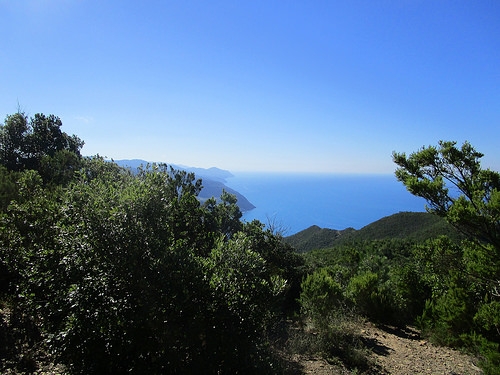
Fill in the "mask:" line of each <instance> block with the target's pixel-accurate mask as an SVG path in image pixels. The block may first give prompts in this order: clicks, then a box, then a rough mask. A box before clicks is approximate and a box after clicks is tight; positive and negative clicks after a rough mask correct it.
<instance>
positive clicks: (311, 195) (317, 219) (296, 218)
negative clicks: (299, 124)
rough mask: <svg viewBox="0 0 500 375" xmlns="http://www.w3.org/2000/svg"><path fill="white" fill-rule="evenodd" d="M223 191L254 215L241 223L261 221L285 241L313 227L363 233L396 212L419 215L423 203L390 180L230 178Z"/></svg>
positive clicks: (247, 214)
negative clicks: (244, 201)
mask: <svg viewBox="0 0 500 375" xmlns="http://www.w3.org/2000/svg"><path fill="white" fill-rule="evenodd" d="M233 175H234V176H233V177H230V178H228V179H227V180H226V185H227V186H228V187H230V188H233V189H235V190H236V191H238V192H239V193H241V194H243V195H244V196H245V197H246V198H247V199H248V200H249V201H250V202H251V203H252V204H253V205H254V206H256V208H255V209H253V210H250V211H247V212H245V213H244V215H243V218H242V219H243V220H244V221H248V222H249V221H252V220H254V219H257V220H260V221H261V222H262V223H264V224H266V225H268V226H269V225H272V226H273V227H274V228H277V229H279V230H281V231H282V233H283V234H284V235H286V236H288V235H292V234H295V233H297V232H300V231H302V230H304V229H307V228H309V227H310V226H312V225H317V226H319V227H321V228H330V229H339V230H340V229H346V228H354V229H361V228H362V227H364V226H366V225H368V224H370V223H372V222H374V221H376V220H378V219H381V218H383V217H385V216H389V215H392V214H395V213H398V212H406V211H412V212H423V211H425V204H426V202H425V200H424V199H422V198H418V197H415V196H413V195H412V194H410V193H409V192H408V191H407V190H406V188H405V187H404V185H403V184H402V183H401V182H399V181H397V179H396V177H395V176H394V175H392V174H383V175H382V174H381V175H374V174H373V175H372V174H370V175H366V174H365V175H361V174H360V175H355V174H297V173H255V172H238V173H235V172H233Z"/></svg>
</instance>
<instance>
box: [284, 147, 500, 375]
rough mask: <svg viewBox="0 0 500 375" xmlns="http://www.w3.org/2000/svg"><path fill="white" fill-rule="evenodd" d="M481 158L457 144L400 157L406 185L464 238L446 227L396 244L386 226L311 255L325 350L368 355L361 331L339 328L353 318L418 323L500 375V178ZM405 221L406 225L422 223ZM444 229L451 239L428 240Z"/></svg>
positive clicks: (312, 293)
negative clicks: (483, 165) (357, 340)
mask: <svg viewBox="0 0 500 375" xmlns="http://www.w3.org/2000/svg"><path fill="white" fill-rule="evenodd" d="M481 157H482V154H480V153H478V152H477V151H475V150H474V148H473V147H472V146H471V145H470V144H468V143H464V145H463V146H462V147H461V148H458V147H456V144H455V143H454V142H440V144H439V146H438V147H429V148H423V149H422V150H420V151H418V152H416V153H413V154H411V155H410V156H408V157H407V156H406V155H405V154H398V153H394V161H395V163H396V164H397V165H398V166H399V168H398V169H397V171H396V176H397V178H398V179H399V180H400V181H402V182H403V183H404V184H405V185H406V187H407V188H408V190H409V191H410V192H411V193H413V194H415V195H418V196H421V197H424V198H425V199H426V200H427V201H428V203H429V207H428V211H429V212H430V213H432V214H435V215H437V216H441V217H443V218H445V219H446V221H447V222H448V223H450V224H451V225H452V226H453V227H454V228H456V230H458V231H459V232H460V233H461V235H460V236H457V235H456V233H455V234H454V233H453V232H449V228H448V227H446V226H442V225H441V224H439V226H438V227H436V226H434V225H432V226H431V228H433V230H432V231H430V232H429V231H427V230H423V231H422V230H421V229H422V227H420V228H419V227H418V226H415V227H414V228H413V230H412V233H410V232H407V235H406V236H404V238H400V237H399V236H390V237H389V238H388V237H386V236H385V235H384V232H385V233H387V228H385V229H384V221H385V220H380V221H379V222H377V223H374V224H373V225H371V226H369V227H368V228H367V229H368V230H365V231H359V232H360V233H359V237H357V238H356V234H358V233H355V232H353V231H349V232H348V233H346V234H344V235H340V236H339V235H338V234H337V235H336V237H335V238H334V244H333V246H332V247H329V248H325V249H320V250H316V251H311V252H309V253H307V254H306V259H307V263H308V265H309V267H310V268H311V269H312V270H313V272H311V273H310V274H309V275H308V276H307V277H306V278H305V279H304V281H303V283H302V292H301V297H300V301H301V305H302V309H303V313H305V315H306V316H308V317H309V319H310V320H311V321H312V324H313V326H314V327H315V328H316V329H318V330H319V336H320V338H321V341H322V342H321V344H322V349H323V351H324V352H326V353H327V354H328V353H329V352H332V351H333V353H335V349H337V351H338V348H346V347H349V348H350V350H351V353H349V352H348V353H343V355H344V357H349V356H351V357H352V349H353V348H354V349H356V350H358V351H359V350H361V349H362V345H360V344H359V343H358V344H356V345H351V346H347V345H346V344H345V342H346V341H349V342H353V338H355V335H354V333H353V332H351V333H350V334H348V331H346V329H342V330H339V329H338V327H339V321H345V320H346V317H347V316H348V315H349V314H352V311H354V312H355V313H356V314H361V315H362V316H365V317H368V318H369V319H371V320H372V321H375V322H379V323H382V324H390V325H395V324H399V325H405V324H417V325H418V326H419V328H421V329H422V331H423V332H424V333H425V334H426V335H428V336H429V337H430V338H431V339H432V340H433V341H434V342H436V343H438V344H441V345H449V346H452V347H457V348H462V349H465V350H467V351H469V352H472V353H474V354H476V355H478V356H479V358H480V360H481V365H482V367H483V369H484V370H485V372H486V373H487V374H498V373H500V352H499V343H500V246H499V245H500V242H499V233H500V232H499V230H500V174H498V173H497V172H493V171H491V170H487V169H486V170H485V169H481V167H480V162H479V161H480V158H481ZM422 215H424V214H422ZM405 216H406V217H403V219H402V220H400V221H399V224H404V223H405V221H406V219H407V218H408V217H412V216H413V219H416V217H415V215H414V214H410V215H405ZM387 221H390V220H387ZM436 223H439V220H436ZM393 224H394V223H393ZM374 228H377V230H376V231H374V230H373V229H374ZM313 229H314V228H313ZM407 229H408V228H406V229H405V230H407ZM436 229H439V230H437V231H436ZM390 230H394V229H390ZM443 230H445V231H446V232H448V233H446V234H448V236H442V235H440V236H437V237H434V238H433V236H429V234H432V233H434V234H436V235H439V234H440V232H441V234H442V231H443ZM308 233H309V234H310V237H312V238H314V236H315V235H319V236H320V238H322V237H323V238H324V236H325V235H331V233H330V232H325V231H323V232H319V231H318V230H309V231H308ZM410 234H411V235H410ZM297 239H298V240H300V243H301V244H302V245H303V246H308V244H309V242H310V241H309V240H308V238H307V236H306V237H304V233H302V234H301V235H300V236H299V237H298V238H295V239H294V241H296V240H297ZM315 241H318V242H321V241H319V240H318V239H315ZM332 306H335V308H333V309H332ZM339 316H340V317H341V319H340V320H339ZM332 332H336V335H334V336H332ZM342 336H343V337H344V339H343V340H344V341H341V342H339V337H342ZM358 357H359V356H358ZM355 358H356V356H355ZM355 364H356V365H358V366H359V363H357V362H356V363H355ZM361 364H362V362H361Z"/></svg>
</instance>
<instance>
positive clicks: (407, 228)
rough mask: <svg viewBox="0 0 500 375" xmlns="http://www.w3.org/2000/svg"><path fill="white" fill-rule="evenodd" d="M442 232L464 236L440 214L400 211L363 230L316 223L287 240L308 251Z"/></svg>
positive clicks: (426, 236)
mask: <svg viewBox="0 0 500 375" xmlns="http://www.w3.org/2000/svg"><path fill="white" fill-rule="evenodd" d="M440 235H447V236H449V237H450V238H452V239H457V240H458V239H459V238H461V235H460V234H459V233H458V231H457V230H456V229H455V228H453V227H452V226H451V225H450V224H448V223H447V222H446V220H444V219H443V218H441V217H439V216H437V215H433V214H430V213H427V212H400V213H397V214H394V215H391V216H386V217H384V218H382V219H380V220H377V221H375V222H373V223H371V224H368V225H367V226H365V227H363V228H361V229H359V230H356V229H353V228H347V229H344V230H334V229H326V228H320V227H318V226H312V227H309V228H307V229H305V230H303V231H301V232H298V233H296V234H294V235H292V236H289V237H286V238H285V241H286V242H287V243H289V244H290V245H292V246H293V247H295V249H297V251H299V252H306V251H310V250H318V249H326V248H329V247H333V246H337V245H342V244H346V243H349V242H361V241H372V240H382V239H388V238H400V239H410V240H415V241H425V240H427V239H429V238H435V237H438V236H440Z"/></svg>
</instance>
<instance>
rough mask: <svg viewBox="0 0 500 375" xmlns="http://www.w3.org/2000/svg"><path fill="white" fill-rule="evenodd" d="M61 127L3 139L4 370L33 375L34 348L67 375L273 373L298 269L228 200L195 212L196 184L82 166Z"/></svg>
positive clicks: (157, 170) (27, 129)
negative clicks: (278, 332)
mask: <svg viewBox="0 0 500 375" xmlns="http://www.w3.org/2000/svg"><path fill="white" fill-rule="evenodd" d="M41 119H43V121H41ZM60 125H61V123H60V120H59V119H58V118H56V117H54V116H49V117H45V116H43V115H36V116H35V118H34V119H31V121H28V119H27V118H26V117H25V116H24V115H23V114H20V113H18V114H14V115H12V116H9V117H8V118H7V119H6V122H5V124H4V125H3V127H2V128H1V137H2V138H1V139H2V150H1V156H0V158H1V159H0V161H1V163H2V174H1V177H2V193H3V196H2V197H3V207H2V212H1V215H0V226H1V233H0V259H1V262H0V272H1V275H2V277H1V288H2V292H3V297H2V305H3V306H2V308H3V310H9V311H10V316H11V317H13V319H12V322H11V323H10V324H9V325H8V326H6V324H5V322H4V321H3V320H2V325H3V326H2V327H1V333H2V336H3V337H2V338H3V339H4V341H3V343H4V344H3V345H5V346H3V347H2V357H3V361H2V363H3V366H10V365H9V363H10V364H11V365H12V366H14V367H15V366H17V367H18V370H19V371H32V370H33V366H34V363H35V358H32V357H34V356H36V355H39V353H40V347H42V348H43V352H45V353H48V355H51V356H52V357H51V360H53V361H55V362H59V363H62V364H64V365H65V366H66V368H67V371H69V372H71V373H75V374H78V373H81V374H89V373H95V374H104V373H113V374H115V373H148V374H151V373H153V374H154V373H248V372H256V371H257V370H263V371H265V372H274V371H277V369H275V368H273V366H278V365H279V361H276V360H274V359H273V353H272V352H271V350H270V347H269V339H268V338H267V335H268V334H269V332H270V330H269V328H270V327H272V326H273V325H276V324H277V322H278V321H279V319H281V316H282V314H283V312H284V311H285V310H286V307H287V304H290V301H292V302H293V301H294V299H295V298H296V297H297V296H298V294H296V295H293V293H297V291H298V284H299V283H300V279H301V275H300V274H299V268H300V265H301V262H302V261H301V258H300V257H299V256H298V255H296V253H295V252H294V251H293V250H292V249H291V247H289V246H287V245H285V244H284V243H283V242H282V241H281V239H280V237H279V236H277V235H275V234H273V233H271V232H270V231H268V230H266V229H264V226H263V225H262V224H260V223H259V222H251V223H242V222H241V221H240V217H241V212H240V210H239V208H238V206H237V205H236V200H235V198H234V197H233V196H231V195H229V194H223V196H222V197H221V202H220V203H217V202H216V200H215V199H210V200H208V201H206V202H204V203H203V204H201V203H200V201H199V200H197V194H198V193H199V191H200V189H201V186H202V182H201V181H199V180H195V178H194V176H193V175H191V174H187V173H185V172H182V171H176V170H173V169H169V168H167V167H166V166H157V165H153V166H149V167H147V168H144V169H143V170H142V171H141V172H140V173H138V174H137V175H135V174H132V173H130V172H129V171H127V170H125V169H122V168H120V167H118V166H117V165H115V164H113V163H109V162H106V161H104V160H103V159H102V158H99V157H94V158H82V157H81V156H80V154H79V147H81V145H82V142H76V146H77V147H74V146H75V144H74V143H71V142H66V143H65V142H59V141H60V140H76V139H77V138H76V137H69V136H67V135H66V134H65V133H63V132H61V131H60ZM40 134H42V135H44V137H41V136H40ZM38 139H41V141H40V144H39V147H37V148H35V147H34V146H32V145H33V144H37V145H38V143H36V142H34V141H33V140H38ZM42 141H43V142H45V143H43V142H42ZM34 149H36V150H37V151H36V152H33V151H32V150H34ZM67 161H68V162H67ZM48 165H50V166H51V168H49V169H47V168H46V167H45V166H48ZM49 171H50V173H49ZM61 176H64V178H62V177H61Z"/></svg>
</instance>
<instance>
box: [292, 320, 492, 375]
mask: <svg viewBox="0 0 500 375" xmlns="http://www.w3.org/2000/svg"><path fill="white" fill-rule="evenodd" d="M360 335H361V337H362V340H363V342H364V343H365V345H366V347H367V348H368V349H369V358H370V360H371V362H372V366H371V368H370V370H368V372H365V373H369V374H383V375H385V374H394V375H410V374H412V375H413V374H426V375H427V374H436V375H437V374H439V375H479V374H482V373H483V372H482V370H481V369H480V368H479V367H477V359H476V358H474V357H471V356H468V355H466V354H463V353H461V352H459V351H457V350H453V349H450V348H445V347H440V346H435V345H432V344H431V343H429V342H427V341H425V340H423V339H422V338H421V336H420V333H419V332H418V331H417V330H416V329H414V328H411V327H408V328H406V329H399V328H392V327H376V326H375V325H373V324H371V323H365V324H364V325H363V326H362V329H361V331H360ZM292 360H293V361H295V362H296V363H297V365H298V366H297V367H298V368H299V369H300V372H301V373H302V374H318V375H329V374H335V375H346V374H352V373H358V372H356V371H350V370H348V369H347V368H345V366H343V365H341V364H335V363H329V362H328V361H326V360H324V359H322V358H317V357H305V356H294V357H293V358H292Z"/></svg>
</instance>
